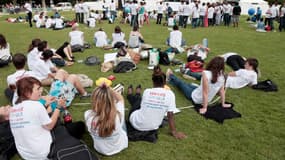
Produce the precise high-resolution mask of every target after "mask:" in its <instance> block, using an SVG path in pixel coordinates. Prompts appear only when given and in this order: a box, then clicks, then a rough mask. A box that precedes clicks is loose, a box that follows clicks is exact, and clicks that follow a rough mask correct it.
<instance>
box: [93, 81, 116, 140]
mask: <svg viewBox="0 0 285 160" xmlns="http://www.w3.org/2000/svg"><path fill="white" fill-rule="evenodd" d="M91 105H92V110H93V112H95V113H96V116H94V117H93V120H92V123H91V124H92V126H91V128H92V129H93V130H96V129H98V134H99V136H100V137H108V136H110V135H111V134H112V133H113V131H114V130H115V120H116V115H117V113H118V111H117V109H116V106H115V100H114V98H113V95H112V90H111V88H110V87H107V86H106V85H103V86H100V87H97V88H95V89H94V91H93V93H92V98H91ZM95 121H97V122H95Z"/></svg>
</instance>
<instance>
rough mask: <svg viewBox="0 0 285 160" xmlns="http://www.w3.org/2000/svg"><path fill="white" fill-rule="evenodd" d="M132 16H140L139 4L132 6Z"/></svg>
mask: <svg viewBox="0 0 285 160" xmlns="http://www.w3.org/2000/svg"><path fill="white" fill-rule="evenodd" d="M130 8H131V15H137V14H138V5H137V4H135V3H134V4H131V6H130Z"/></svg>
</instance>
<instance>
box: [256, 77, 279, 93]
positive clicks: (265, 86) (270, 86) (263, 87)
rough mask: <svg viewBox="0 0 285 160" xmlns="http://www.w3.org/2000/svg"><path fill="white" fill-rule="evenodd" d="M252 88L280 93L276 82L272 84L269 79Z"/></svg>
mask: <svg viewBox="0 0 285 160" xmlns="http://www.w3.org/2000/svg"><path fill="white" fill-rule="evenodd" d="M252 88H253V89H258V90H262V91H265V92H277V91H278V87H277V85H276V84H275V83H274V82H272V81H271V80H270V79H267V80H265V81H260V82H258V83H257V84H256V85H253V86H252Z"/></svg>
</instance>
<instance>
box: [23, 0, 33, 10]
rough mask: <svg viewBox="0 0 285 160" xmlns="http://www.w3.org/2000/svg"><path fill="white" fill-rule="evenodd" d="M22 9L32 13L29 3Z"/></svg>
mask: <svg viewBox="0 0 285 160" xmlns="http://www.w3.org/2000/svg"><path fill="white" fill-rule="evenodd" d="M24 8H26V10H27V11H28V12H32V5H31V4H30V3H28V2H26V3H25V5H24Z"/></svg>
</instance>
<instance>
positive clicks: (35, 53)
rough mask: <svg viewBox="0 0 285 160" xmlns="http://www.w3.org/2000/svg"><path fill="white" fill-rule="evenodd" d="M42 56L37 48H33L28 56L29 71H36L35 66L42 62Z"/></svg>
mask: <svg viewBox="0 0 285 160" xmlns="http://www.w3.org/2000/svg"><path fill="white" fill-rule="evenodd" d="M40 57H41V54H40V52H39V50H38V48H37V47H35V48H33V49H32V50H31V51H30V52H29V53H28V55H27V62H28V68H29V70H31V71H33V70H35V64H36V63H37V61H39V60H40Z"/></svg>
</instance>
